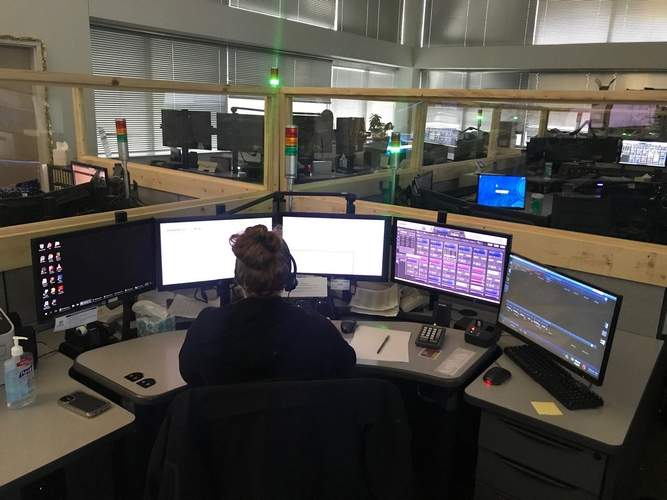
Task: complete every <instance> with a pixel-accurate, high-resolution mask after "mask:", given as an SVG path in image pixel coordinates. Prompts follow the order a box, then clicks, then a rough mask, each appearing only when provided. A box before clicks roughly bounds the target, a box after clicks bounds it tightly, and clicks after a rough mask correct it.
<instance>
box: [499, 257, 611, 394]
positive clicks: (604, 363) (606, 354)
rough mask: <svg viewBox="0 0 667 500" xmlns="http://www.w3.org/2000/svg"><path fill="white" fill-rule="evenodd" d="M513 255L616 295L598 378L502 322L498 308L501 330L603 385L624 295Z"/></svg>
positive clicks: (578, 373)
mask: <svg viewBox="0 0 667 500" xmlns="http://www.w3.org/2000/svg"><path fill="white" fill-rule="evenodd" d="M511 255H514V256H515V257H519V258H520V259H523V260H525V261H527V262H529V263H531V264H534V265H536V266H539V267H543V268H545V269H547V270H549V271H552V272H555V273H556V274H559V275H561V276H564V277H566V278H568V279H571V280H574V281H576V282H578V283H581V284H582V285H586V286H590V287H591V288H595V289H596V290H600V291H601V292H603V293H607V294H609V295H613V296H615V297H616V306H615V308H614V314H613V316H612V320H611V323H610V328H609V336H608V337H607V344H606V345H605V346H604V347H605V352H604V354H603V355H602V363H601V365H600V375H599V376H598V378H597V379H596V378H595V377H593V376H592V375H590V374H588V373H586V372H585V371H583V370H581V369H579V368H577V367H576V366H575V365H573V364H570V363H568V362H567V361H565V360H564V359H562V358H560V357H559V356H557V355H556V354H553V353H552V352H551V351H549V350H548V349H546V348H544V347H542V346H541V345H540V344H538V343H536V342H534V341H532V340H530V339H529V338H527V337H526V336H524V335H523V334H522V333H520V332H517V331H516V330H513V329H512V328H510V327H509V326H507V325H505V324H503V323H501V322H500V306H499V308H498V319H497V320H496V324H497V325H498V327H499V328H500V329H501V330H503V331H506V332H507V333H509V334H510V335H512V336H514V337H516V338H518V339H519V340H521V341H522V342H525V343H526V344H528V345H532V346H535V347H538V348H539V349H540V351H541V352H543V353H545V354H546V355H547V356H548V357H549V358H551V359H553V360H555V361H556V362H557V363H558V364H560V365H561V366H563V367H565V368H567V369H568V370H571V371H573V372H574V373H576V374H577V375H579V376H581V377H582V378H584V379H586V380H588V381H589V382H591V383H592V384H594V385H597V386H601V385H602V383H603V382H604V377H605V375H606V371H607V363H608V362H609V356H610V355H611V347H612V345H613V344H614V336H615V334H616V326H617V325H618V317H619V315H620V312H621V305H622V303H623V296H622V295H619V294H617V293H614V292H611V291H609V290H605V289H604V288H600V287H599V286H597V285H594V284H592V283H589V282H586V281H583V280H580V279H579V278H574V277H572V276H570V275H568V274H565V273H562V272H561V271H559V270H557V269H555V268H554V267H552V266H547V265H545V264H542V263H541V262H537V261H535V260H532V259H529V258H527V257H524V256H523V255H520V254H517V253H512V254H511ZM508 270H509V268H508ZM501 297H504V286H503V294H502V295H501ZM501 304H502V299H501Z"/></svg>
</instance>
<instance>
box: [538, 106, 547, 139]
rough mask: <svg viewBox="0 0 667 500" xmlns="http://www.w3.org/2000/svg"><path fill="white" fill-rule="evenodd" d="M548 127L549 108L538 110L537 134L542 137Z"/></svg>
mask: <svg viewBox="0 0 667 500" xmlns="http://www.w3.org/2000/svg"><path fill="white" fill-rule="evenodd" d="M548 127H549V110H548V109H543V110H542V111H540V124H539V126H538V129H537V136H538V137H544V136H546V135H547V128H548Z"/></svg>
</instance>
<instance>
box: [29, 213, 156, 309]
mask: <svg viewBox="0 0 667 500" xmlns="http://www.w3.org/2000/svg"><path fill="white" fill-rule="evenodd" d="M154 237H155V226H154V224H153V220H152V219H151V220H147V221H140V222H128V223H123V224H115V225H113V226H106V227H101V228H95V229H86V230H83V231H74V232H71V233H64V234H57V235H50V236H42V237H39V238H36V239H33V240H32V262H33V272H34V280H35V293H36V297H35V300H36V303H37V319H38V320H39V321H46V320H48V319H49V318H52V317H56V316H61V315H64V314H69V313H72V312H75V311H77V310H80V309H85V308H90V307H93V306H95V305H97V304H102V303H104V302H107V301H110V300H113V299H116V298H121V297H123V296H126V295H136V294H138V293H141V292H145V291H148V290H151V289H152V288H153V287H154V283H155V243H154Z"/></svg>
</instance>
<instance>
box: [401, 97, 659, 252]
mask: <svg viewBox="0 0 667 500" xmlns="http://www.w3.org/2000/svg"><path fill="white" fill-rule="evenodd" d="M433 101H434V102H432V103H429V106H428V111H427V113H426V123H425V131H424V146H423V161H422V169H421V172H420V173H419V175H418V177H416V179H415V180H414V181H413V183H412V185H411V186H410V189H407V190H404V191H403V192H404V194H405V196H397V199H398V200H402V201H404V202H405V204H407V205H410V206H415V207H419V208H427V209H434V210H444V211H446V212H449V213H459V214H464V215H473V216H478V217H485V218H493V219H500V220H506V221H510V222H518V223H524V224H530V225H536V226H543V227H552V228H557V229H565V230H570V231H577V232H585V233H591V234H599V235H604V236H613V237H619V238H624V239H632V240H639V241H648V242H656V243H667V223H665V220H666V219H665V215H667V210H666V209H665V207H667V196H666V194H665V181H667V177H666V176H665V172H666V170H667V167H666V162H667V112H666V111H667V106H665V105H664V104H662V103H657V102H633V103H627V102H604V103H601V104H597V103H570V104H568V103H563V102H554V103H544V102H535V103H518V102H515V103H512V102H483V101H475V102H468V101H463V100H462V101H461V102H456V103H454V102H442V103H438V102H437V100H436V99H434V100H433Z"/></svg>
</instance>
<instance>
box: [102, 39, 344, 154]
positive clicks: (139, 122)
mask: <svg viewBox="0 0 667 500" xmlns="http://www.w3.org/2000/svg"><path fill="white" fill-rule="evenodd" d="M91 46H92V63H93V73H94V74H96V75H111V76H126V77H134V78H148V79H159V80H176V81H191V82H200V83H214V84H223V83H232V84H247V85H266V84H267V83H268V77H269V74H270V71H271V67H272V66H274V65H275V64H278V66H279V68H280V73H281V79H282V82H283V85H290V86H304V87H311V86H327V87H328V86H329V85H330V84H331V61H328V60H322V59H314V58H308V57H301V56H293V55H283V54H278V53H271V52H269V51H266V50H260V49H258V50H253V49H251V48H245V47H243V48H242V47H233V46H226V45H217V44H212V43H211V44H208V43H202V42H193V41H188V40H181V39H172V38H169V37H166V36H165V37H163V36H157V35H147V34H143V33H133V32H126V31H118V30H113V29H109V28H101V27H92V28H91ZM94 95H95V118H96V123H97V127H102V128H104V130H105V131H106V132H107V133H108V134H112V133H113V131H114V130H115V122H114V120H115V118H117V117H124V118H125V119H126V120H127V123H128V129H129V138H128V145H129V149H130V153H132V154H135V155H149V154H154V153H156V152H160V151H168V150H169V148H167V147H164V146H162V130H161V128H160V123H161V112H160V110H161V109H163V108H165V109H190V110H193V111H209V112H210V113H211V123H212V125H213V126H216V125H217V124H216V113H219V112H226V111H227V109H228V108H229V106H230V105H234V106H241V105H243V106H247V102H246V101H248V98H247V97H246V98H244V99H243V102H241V101H239V100H238V99H235V98H230V99H232V100H233V101H234V102H233V103H231V104H230V103H229V102H228V98H227V97H226V96H222V95H210V94H187V93H183V94H180V93H166V92H119V91H113V90H96V91H95V93H94ZM249 102H251V103H252V104H253V105H252V106H250V107H257V108H262V107H263V102H262V103H259V104H258V103H257V99H255V100H251V101H249ZM244 103H245V104H244ZM212 139H213V144H212V146H213V148H215V147H216V141H217V138H216V137H215V136H213V138H212ZM110 145H111V146H112V152H113V153H114V154H116V153H117V150H116V147H117V146H116V144H115V141H110ZM98 151H102V144H101V141H100V140H99V137H98Z"/></svg>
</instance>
